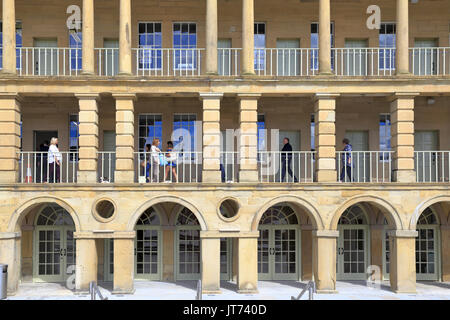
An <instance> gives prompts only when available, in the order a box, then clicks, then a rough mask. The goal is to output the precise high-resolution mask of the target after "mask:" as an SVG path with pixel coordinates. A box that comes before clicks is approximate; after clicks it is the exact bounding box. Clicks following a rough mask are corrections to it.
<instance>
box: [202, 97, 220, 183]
mask: <svg viewBox="0 0 450 320" xmlns="http://www.w3.org/2000/svg"><path fill="white" fill-rule="evenodd" d="M222 96H223V94H222V93H206V94H200V99H201V100H202V101H203V173H202V182H212V183H220V182H221V173H220V100H221V99H222Z"/></svg>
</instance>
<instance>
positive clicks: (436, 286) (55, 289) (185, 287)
mask: <svg viewBox="0 0 450 320" xmlns="http://www.w3.org/2000/svg"><path fill="white" fill-rule="evenodd" d="M196 285H197V283H196V282H195V281H179V282H177V283H169V282H150V281H148V282H147V281H146V282H140V281H136V282H135V288H136V292H135V294H134V295H112V294H111V289H112V288H111V284H110V283H105V284H100V290H101V292H102V294H103V295H104V296H107V297H108V299H110V300H114V299H131V300H161V299H164V300H178V299H183V300H192V299H195V295H196ZM305 285H306V284H305V283H302V282H294V281H279V282H267V281H261V282H259V283H258V286H259V293H258V294H252V295H247V294H238V293H236V285H235V284H233V283H230V282H223V283H222V294H218V295H204V296H203V300H285V299H290V298H291V296H293V295H295V296H297V295H298V294H299V293H300V291H301V290H302V289H303V288H304V286H305ZM337 290H338V293H337V294H315V295H314V299H316V300H400V299H406V300H414V299H425V300H444V299H445V300H450V283H436V282H420V283H417V294H394V293H393V292H391V291H390V289H389V283H388V282H384V283H383V284H382V285H381V288H379V289H373V288H369V287H367V286H366V283H365V282H363V281H348V282H347V281H346V282H343V281H340V282H338V283H337ZM307 295H308V294H305V296H304V297H303V298H302V299H307ZM89 298H90V297H89V296H88V295H85V296H80V295H74V294H73V292H72V291H70V290H68V289H67V288H65V287H64V285H62V284H55V283H23V284H21V285H20V286H19V291H18V293H17V295H15V296H11V297H8V299H10V300H87V299H89Z"/></svg>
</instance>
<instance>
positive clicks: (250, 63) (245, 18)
mask: <svg viewBox="0 0 450 320" xmlns="http://www.w3.org/2000/svg"><path fill="white" fill-rule="evenodd" d="M253 11H254V4H253V0H242V58H241V74H242V75H252V74H255V40H254V34H255V31H254V28H255V26H254V25H255V20H254V12H253Z"/></svg>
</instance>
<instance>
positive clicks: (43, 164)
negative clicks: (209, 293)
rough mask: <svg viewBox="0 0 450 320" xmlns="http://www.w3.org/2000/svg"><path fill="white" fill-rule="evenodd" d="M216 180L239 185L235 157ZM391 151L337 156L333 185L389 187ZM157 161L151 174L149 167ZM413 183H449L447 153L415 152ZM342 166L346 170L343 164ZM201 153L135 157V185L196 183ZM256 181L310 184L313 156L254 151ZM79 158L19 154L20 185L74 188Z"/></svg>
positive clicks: (105, 158)
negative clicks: (52, 159)
mask: <svg viewBox="0 0 450 320" xmlns="http://www.w3.org/2000/svg"><path fill="white" fill-rule="evenodd" d="M220 159H221V161H220V175H221V181H222V183H238V182H239V178H238V177H239V167H240V165H239V153H238V152H235V151H229V152H228V151H227V152H221V155H220ZM392 159H393V152H392V151H352V152H336V171H337V178H336V182H342V183H390V182H393V181H392V170H393V166H392ZM155 160H156V161H159V165H157V167H156V169H154V168H155V167H153V166H152V163H154V161H155ZM414 162H415V171H416V182H418V183H448V182H449V181H450V151H416V152H415V157H414ZM344 163H345V164H346V165H344ZM202 164H203V153H202V152H194V151H188V152H177V153H172V158H170V159H168V158H167V153H166V152H161V153H158V154H155V155H152V154H151V153H149V152H136V153H135V160H134V167H135V179H134V182H135V183H175V184H183V183H201V182H202V169H203V166H202ZM257 164H258V165H257V170H258V182H260V183H303V184H305V183H308V184H309V183H313V182H314V181H315V180H314V176H315V152H314V151H293V152H292V153H284V152H280V151H263V152H258V157H257ZM114 171H115V152H99V153H98V170H97V172H98V182H99V183H113V182H114ZM77 172H78V153H77V152H60V165H59V167H57V166H55V165H53V164H52V163H49V162H48V153H46V152H20V154H19V181H18V182H19V183H22V184H42V183H49V184H51V183H77Z"/></svg>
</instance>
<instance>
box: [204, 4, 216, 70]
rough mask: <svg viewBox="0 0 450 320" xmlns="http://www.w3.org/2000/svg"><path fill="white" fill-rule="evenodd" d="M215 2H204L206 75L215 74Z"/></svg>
mask: <svg viewBox="0 0 450 320" xmlns="http://www.w3.org/2000/svg"><path fill="white" fill-rule="evenodd" d="M217 28H218V22H217V0H206V73H207V74H212V75H214V74H217V73H218V69H217Z"/></svg>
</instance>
